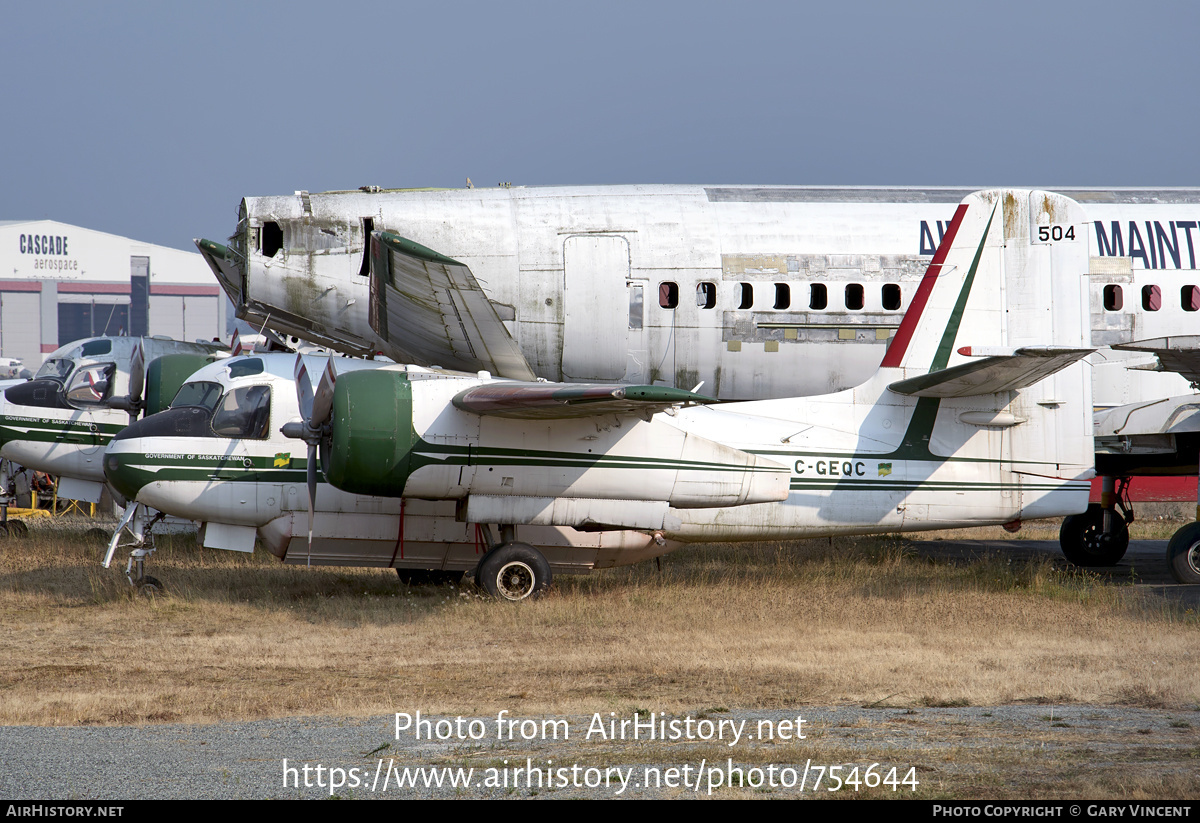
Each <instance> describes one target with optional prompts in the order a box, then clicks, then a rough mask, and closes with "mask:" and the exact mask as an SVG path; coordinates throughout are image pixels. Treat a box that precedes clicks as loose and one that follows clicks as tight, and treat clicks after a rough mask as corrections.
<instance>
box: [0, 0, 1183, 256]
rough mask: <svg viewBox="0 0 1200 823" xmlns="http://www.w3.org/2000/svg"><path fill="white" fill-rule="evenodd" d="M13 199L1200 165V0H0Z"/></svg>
mask: <svg viewBox="0 0 1200 823" xmlns="http://www.w3.org/2000/svg"><path fill="white" fill-rule="evenodd" d="M0 13H2V14H3V22H2V24H0V73H2V75H3V82H2V83H0V101H2V106H3V112H4V128H3V131H2V133H0V135H2V136H0V146H2V148H3V162H2V163H0V219H21V218H43V217H48V218H53V219H57V220H62V221H65V222H69V223H76V224H79V225H83V226H87V227H90V228H96V229H100V230H103V231H108V232H113V233H116V234H122V235H126V236H129V237H134V238H137V239H140V240H145V241H148V242H154V243H161V244H164V245H169V246H175V247H178V248H190V239H191V238H192V237H193V236H208V237H212V238H215V239H220V238H223V237H225V236H227V235H228V234H229V233H230V232H231V231H232V229H233V225H234V222H235V220H236V216H235V215H236V207H237V203H238V200H239V198H241V197H242V196H244V195H250V194H254V195H261V194H279V193H288V192H291V191H293V190H296V189H308V190H311V191H321V190H326V189H335V188H353V187H357V186H360V185H368V184H370V185H381V186H385V187H399V186H461V185H463V183H464V181H465V178H466V177H467V176H470V177H471V178H472V180H473V181H474V183H475V185H477V186H491V185H495V184H496V183H497V182H499V181H511V182H513V183H514V184H527V185H542V184H561V183H642V182H649V183H689V182H705V183H780V184H806V183H814V184H847V185H856V184H894V185H900V184H921V185H939V184H952V185H991V184H1009V185H1019V184H1039V185H1045V186H1053V185H1064V186H1065V185H1114V186H1119V185H1146V186H1179V185H1196V184H1200V173H1198V172H1200V159H1198V155H1200V151H1198V149H1197V142H1198V139H1200V106H1197V105H1196V103H1195V92H1194V89H1195V88H1196V85H1197V82H1200V71H1198V69H1200V58H1198V57H1197V54H1198V50H1197V48H1196V46H1195V39H1196V36H1197V33H1198V32H1200V4H1195V3H1145V4H1133V3H1127V2H1126V3H1115V2H1086V3H1081V2H1042V3H1020V2H1016V3H1014V2H1005V3H995V2H994V3H970V2H959V3H923V4H919V5H911V4H905V3H857V2H838V3H822V4H819V5H818V4H802V3H750V2H746V3H713V2H707V3H702V2H686V3H684V2H670V3H668V2H659V3H653V2H643V3H620V2H611V1H610V2H603V3H572V2H557V3H455V2H439V3H436V4H435V3H428V2H425V3H415V4H400V3H369V2H358V3H354V4H346V5H344V6H340V7H338V6H335V5H333V4H329V3H316V2H296V3H286V4H285V3H278V4H276V3H252V2H244V0H243V2H237V3H192V4H175V3H114V2H105V3H90V2H89V3H82V2H45V3H29V2H5V3H4V4H3V6H2V7H0Z"/></svg>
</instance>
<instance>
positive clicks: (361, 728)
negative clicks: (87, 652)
mask: <svg viewBox="0 0 1200 823" xmlns="http://www.w3.org/2000/svg"><path fill="white" fill-rule="evenodd" d="M797 716H800V717H802V718H803V721H804V724H803V726H802V727H800V730H801V731H802V732H803V733H804V734H805V735H806V737H805V739H804V740H793V741H791V742H787V743H784V742H782V741H780V740H778V739H777V740H776V741H775V742H767V741H761V740H749V739H747V737H748V736H749V735H753V734H754V733H755V731H754V730H755V729H757V728H759V727H758V722H759V721H760V720H770V721H773V722H774V723H776V724H778V723H779V721H784V720H789V721H793V722H794V721H795V719H796V717H797ZM429 719H431V720H432V721H433V722H434V723H436V722H437V721H438V720H449V721H454V720H455V718H445V717H434V718H429ZM471 719H472V718H464V725H463V727H462V728H463V736H464V737H465V736H466V735H467V734H468V733H469V732H470V731H471V729H470V727H469V726H468V725H467V724H468V723H469V721H470V720H471ZM474 719H477V720H478V721H479V722H478V724H477V725H476V726H475V727H474V730H475V731H476V733H482V734H483V735H484V736H483V738H482V739H480V740H478V741H471V740H469V739H468V740H459V739H457V738H454V739H451V740H448V741H445V742H441V741H436V740H435V741H426V740H421V741H417V740H415V739H414V738H413V736H412V732H411V731H404V732H401V733H400V735H399V737H398V738H397V735H396V732H395V723H396V720H395V718H394V717H390V716H389V717H375V718H367V719H361V718H354V719H345V718H343V719H338V718H319V717H306V718H291V719H283V720H264V721H257V722H250V723H224V724H218V725H207V726H185V725H163V726H141V727H87V728H45V727H13V726H9V727H4V728H3V729H0V764H3V769H2V770H0V797H5V798H14V799H30V800H71V799H79V800H84V799H88V800H132V799H141V798H151V799H241V798H322V797H329V796H330V794H331V793H332V794H336V795H337V796H339V797H342V798H358V799H365V798H380V799H383V798H413V797H426V798H428V797H446V798H451V797H476V798H480V797H496V798H503V797H529V796H531V795H536V796H541V797H557V798H574V797H597V798H608V797H614V796H625V797H638V798H646V797H675V796H700V797H703V796H707V795H708V794H709V793H710V792H709V789H710V783H711V782H712V781H714V780H717V779H720V780H725V779H726V778H725V773H724V769H725V768H726V767H727V762H726V761H727V758H729V757H732V758H733V761H734V764H735V765H738V764H740V765H741V766H742V767H743V768H745V769H751V768H759V769H763V770H766V769H767V768H768V764H771V763H774V764H776V773H777V778H778V781H779V782H781V783H785V782H787V781H788V779H789V778H790V779H791V780H792V781H795V780H796V779H797V777H798V776H799V775H800V774H801V773H803V772H804V768H805V762H806V761H808V760H811V766H812V767H813V768H812V769H810V772H809V776H808V777H807V778H805V779H806V780H807V781H808V783H809V789H808V791H807V792H805V793H806V794H809V795H811V794H812V790H811V781H812V780H813V779H815V777H816V771H815V767H817V766H820V765H832V764H836V763H846V764H851V765H855V764H856V765H858V766H859V767H860V769H861V770H865V769H866V767H867V766H868V765H870V764H871V763H873V762H879V763H881V764H882V766H883V769H880V770H879V773H880V774H881V775H884V776H886V771H885V770H886V769H889V768H890V767H892V766H896V767H899V769H898V772H897V773H896V779H903V778H904V777H905V776H906V774H907V773H908V770H909V769H910V768H914V769H915V773H914V776H915V778H916V779H917V780H918V781H919V782H920V783H921V784H922V785H921V790H920V793H919V794H918V795H917V796H923V797H932V796H947V795H949V796H955V797H958V798H960V799H969V798H972V797H977V796H980V795H981V794H982V795H986V796H988V797H1010V798H1013V799H1019V798H1022V797H1028V796H1030V795H1028V794H1026V791H1027V790H1028V785H1027V782H1028V780H1029V779H1030V777H1029V775H1030V774H1034V773H1039V772H1040V773H1043V776H1044V777H1046V778H1047V779H1049V780H1050V781H1051V782H1050V783H1049V784H1047V785H1050V786H1051V787H1053V786H1054V785H1055V784H1054V782H1053V776H1054V774H1055V773H1056V769H1060V768H1061V769H1066V771H1067V772H1070V773H1071V774H1076V775H1077V774H1078V772H1079V770H1080V769H1084V770H1093V771H1097V770H1106V769H1107V770H1109V771H1112V770H1113V769H1116V770H1117V771H1118V772H1121V773H1124V772H1123V771H1122V770H1124V769H1131V768H1133V766H1131V765H1130V764H1140V765H1141V766H1147V767H1148V768H1149V769H1151V770H1152V771H1153V773H1154V774H1160V775H1162V776H1163V777H1164V778H1169V777H1171V776H1172V775H1174V778H1175V779H1176V784H1175V785H1179V783H1178V781H1179V780H1183V781H1191V783H1190V784H1188V785H1193V786H1194V785H1195V780H1196V771H1197V768H1196V762H1197V761H1196V758H1197V756H1198V755H1200V734H1198V733H1197V727H1200V711H1196V710H1191V711H1187V710H1175V711H1168V710H1152V709H1125V708H1095V707H1091V706H1047V705H1036V706H1029V705H1022V706H1003V707H992V708H987V707H971V708H929V709H926V708H921V709H892V708H871V709H862V708H844V709H832V710H831V709H813V708H803V709H799V710H795V711H788V712H725V711H723V710H719V709H714V710H710V712H709V713H705V714H700V715H696V716H694V717H692V718H691V719H692V721H693V722H692V725H691V726H690V727H689V726H688V725H687V723H686V720H687V718H686V716H673V717H672V718H670V719H672V720H677V721H679V723H680V725H679V726H678V729H679V731H680V733H682V734H686V733H687V730H688V729H689V728H691V729H692V731H693V733H694V734H699V733H700V732H701V730H702V729H703V730H704V731H706V732H707V731H708V727H707V726H701V725H699V721H701V720H708V721H710V722H712V723H713V724H714V728H717V727H720V728H722V730H723V732H724V739H723V740H722V741H719V742H718V741H712V742H704V741H697V740H692V741H686V740H683V741H680V742H667V741H662V740H654V741H647V740H645V739H644V736H643V739H642V740H640V741H633V740H626V741H624V742H621V741H612V740H601V739H599V736H598V735H593V737H592V739H591V740H586V739H584V737H585V734H586V732H587V731H588V729H589V726H590V725H591V723H592V721H593V718H592V717H587V716H583V717H569V718H565V720H567V722H568V723H569V729H570V741H569V742H566V741H563V740H561V739H560V740H558V741H553V740H548V741H541V740H539V741H534V742H522V741H520V740H519V739H518V740H517V741H515V742H510V741H508V740H504V741H498V740H497V739H496V718H495V717H481V718H474ZM528 719H531V718H516V720H517V721H518V723H519V722H520V721H522V720H528ZM543 719H547V718H536V720H537V721H538V723H540V722H541V721H542V720H543ZM549 719H556V718H549ZM600 719H601V720H602V721H604V722H605V723H606V724H607V722H608V721H609V720H610V719H613V718H610V717H609V716H608V713H607V712H603V713H602V716H601V718H600ZM615 719H616V720H617V721H618V722H619V721H620V720H622V719H625V720H629V719H630V717H629V716H628V715H625V716H617V717H616V718H615ZM722 721H723V722H724V724H723V726H722V725H721V724H722ZM742 721H745V725H744V726H741V729H742V735H743V736H742V739H741V740H739V741H738V742H737V743H736V744H735V745H734V746H729V745H728V743H729V742H730V738H731V730H732V729H734V728H737V727H738V724H740V723H741V722H742ZM515 728H518V729H519V728H520V727H519V726H518V727H515ZM763 728H766V727H765V726H764V727H763ZM774 728H776V730H777V731H778V732H780V734H786V733H787V732H786V731H782V730H786V729H787V727H786V726H785V727H782V729H781V727H778V726H775V727H774ZM434 729H435V730H436V727H434ZM449 729H450V725H449V724H448V723H443V725H442V726H441V730H442V731H443V732H444V733H445V732H448V731H449ZM792 731H793V732H794V728H793V730H792ZM630 736H632V733H630ZM778 736H779V734H777V737H778ZM527 758H528V759H529V760H532V765H533V767H534V768H535V769H539V768H540V769H542V770H543V771H545V770H546V769H547V768H551V769H555V770H560V769H561V770H562V771H556V772H555V773H552V774H551V776H550V777H549V778H548V782H549V783H550V785H547V784H546V782H543V784H542V786H541V787H540V788H539V787H538V786H537V785H536V781H534V782H533V785H531V781H530V780H529V779H528V778H527V777H526V776H525V775H524V774H521V775H519V776H518V783H519V784H518V785H515V786H514V785H513V782H514V777H513V775H512V773H511V771H510V772H507V781H508V785H507V786H505V785H504V784H503V783H501V784H500V785H497V786H485V785H481V784H483V783H484V782H485V781H486V780H488V779H489V772H488V770H489V769H490V770H492V772H491V773H490V778H491V779H492V780H494V781H497V782H499V781H501V780H503V779H504V778H503V777H501V775H502V774H505V773H504V772H499V771H497V770H500V769H508V770H511V769H513V768H515V767H524V766H525V765H526V760H527ZM284 759H286V760H287V762H288V766H289V768H295V769H296V772H295V773H294V777H292V780H291V782H290V784H289V785H287V786H285V785H284V768H283V760H284ZM547 760H550V761H553V762H552V763H551V764H547V762H546V761H547ZM702 760H703V761H704V765H705V767H706V768H707V769H708V770H707V771H706V770H704V769H699V767H700V766H701V761H702ZM714 764H715V765H716V766H718V767H720V769H721V770H722V771H720V772H713V771H711V769H712V768H713V766H714ZM306 765H307V766H308V767H309V773H308V782H309V783H310V785H309V786H307V787H306V786H305V785H304V783H305V775H304V772H303V768H304V766H306ZM393 765H394V767H395V769H396V772H395V773H397V774H398V773H400V772H401V771H402V770H403V769H404V768H405V767H422V766H432V767H437V768H440V769H441V768H446V767H449V768H458V767H463V768H473V769H474V772H473V775H472V783H473V784H474V785H471V786H469V787H466V788H462V787H459V788H452V787H450V786H449V785H443V786H442V787H436V786H434V787H426V786H424V785H421V786H418V787H410V786H406V787H404V788H397V787H396V786H395V778H394V777H393V778H391V785H389V786H388V788H387V789H386V791H385V790H384V789H383V783H384V779H385V776H386V775H387V774H388V770H389V766H393ZM851 765H847V766H846V767H844V768H843V772H842V776H848V773H849V771H850V768H851ZM318 766H320V767H323V768H322V769H321V770H320V771H319V772H318V769H317V767H318ZM685 766H687V767H688V770H687V771H684V767H685ZM572 767H575V768H574V770H573V771H572ZM609 767H611V768H619V769H621V770H622V772H623V773H625V774H628V775H630V776H629V777H628V778H627V779H628V783H627V785H626V786H625V787H624V790H623V791H618V790H619V789H621V787H622V784H621V778H620V777H619V776H618V775H616V774H615V773H612V772H610V773H609V774H610V778H609V783H610V785H607V786H606V785H599V786H594V787H588V786H587V785H584V784H586V783H588V782H601V778H600V776H601V775H602V774H603V773H604V770H605V769H606V768H609ZM647 767H651V768H652V769H654V768H657V769H658V770H659V771H658V774H659V775H660V776H661V779H662V781H663V785H661V786H658V787H655V786H649V787H648V786H646V785H644V783H645V780H646V771H645V770H646V768H647ZM672 767H674V768H675V769H678V772H676V773H675V774H674V776H672V775H671V774H670V773H668V772H667V771H666V770H667V769H670V768H672ZM785 768H787V769H795V770H796V771H795V772H791V773H790V774H789V773H788V772H785V771H783V769H785ZM331 769H341V770H345V772H344V776H343V777H341V778H340V779H342V780H343V781H345V783H346V785H343V786H341V787H339V788H336V789H333V790H332V791H331V789H330V788H329V785H328V784H329V782H330V776H331V774H333V775H337V774H338V772H331V771H330V770H331ZM350 769H356V770H358V771H357V772H350V771H349V770H350ZM588 769H591V770H592V771H588ZM630 770H632V771H630ZM1047 770H1048V771H1047ZM377 772H378V773H379V777H378V782H374V781H376V774H377ZM1010 773H1011V774H1010ZM863 774H865V771H864V772H863ZM762 775H764V776H765V772H763V773H762ZM1006 775H1010V776H1008V777H1006ZM356 778H357V782H358V785H357V786H355V785H352V784H353V782H354V781H355V779H356ZM746 779H747V780H748V781H749V782H751V783H753V782H754V781H755V779H756V777H755V776H754V775H751V774H749V773H747V777H746ZM543 780H547V778H543ZM556 781H570V783H571V785H555V783H556ZM318 782H320V783H321V784H323V785H317V784H318ZM671 782H673V783H674V784H675V785H674V786H670V785H666V784H668V783H671ZM297 783H299V784H300V785H299V786H297V785H296V784H297ZM682 783H686V784H687V786H686V787H685V786H683V785H682ZM576 784H579V785H576ZM828 785H829V782H828V779H826V782H825V783H824V784H823V786H825V787H827V786H828ZM1034 785H1042V784H1041V783H1039V782H1038V780H1037V779H1035V782H1034ZM693 787H696V788H693ZM972 787H976V788H975V789H974V790H973V789H972ZM980 787H982V788H980ZM899 788H900V791H899V792H897V794H900V795H907V796H912V794H911V792H910V791H909V788H908V787H907V786H900V787H899ZM768 789H769V787H764V788H760V789H758V790H757V791H755V792H752V790H751V789H749V788H746V789H738V790H734V791H732V792H731V791H730V790H729V789H728V788H727V787H723V788H716V790H715V791H714V792H713V793H714V794H716V795H717V796H726V797H729V796H741V795H743V794H746V793H753V794H756V795H762V794H765V795H766V796H768V797H779V796H794V795H797V794H800V792H799V790H798V788H796V787H792V788H787V787H785V786H778V787H777V788H775V789H774V790H770V791H768ZM843 791H846V792H852V791H853V789H852V788H849V787H847V788H844V789H843ZM1116 791H1117V792H1118V793H1119V791H1120V790H1119V789H1118V790H1116ZM864 793H866V794H868V796H879V795H880V794H881V793H882V794H891V793H892V792H891V790H890V789H886V788H876V789H874V790H873V791H871V792H866V790H865V789H864ZM1043 796H1044V792H1043Z"/></svg>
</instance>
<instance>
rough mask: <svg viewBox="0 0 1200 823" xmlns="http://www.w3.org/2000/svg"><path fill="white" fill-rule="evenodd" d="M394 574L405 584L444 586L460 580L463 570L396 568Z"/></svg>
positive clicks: (455, 583)
mask: <svg viewBox="0 0 1200 823" xmlns="http://www.w3.org/2000/svg"><path fill="white" fill-rule="evenodd" d="M396 576H397V577H399V578H400V582H401V583H403V584H404V585H406V586H446V585H457V584H459V583H461V582H462V579H463V572H455V571H441V570H437V571H435V570H431V569H396Z"/></svg>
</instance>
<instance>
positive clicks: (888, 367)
mask: <svg viewBox="0 0 1200 823" xmlns="http://www.w3.org/2000/svg"><path fill="white" fill-rule="evenodd" d="M1088 225H1089V224H1088V221H1087V217H1086V215H1085V213H1084V211H1083V209H1082V208H1081V207H1080V206H1079V204H1078V203H1075V202H1074V201H1073V200H1071V199H1069V198H1067V197H1064V196H1062V195H1058V194H1053V193H1050V192H1044V191H1026V190H1011V189H1004V190H993V191H982V192H977V193H975V194H972V195H971V196H969V197H968V198H966V199H965V200H964V201H963V202H962V204H960V205H959V207H958V210H957V212H956V213H955V215H954V219H953V221H952V222H951V224H950V227H949V229H948V231H947V232H946V235H945V237H944V239H943V241H942V244H941V246H940V247H939V248H938V251H937V253H936V255H935V256H934V258H933V261H932V262H931V263H930V265H929V268H928V270H927V271H926V273H925V275H924V277H923V278H922V280H921V283H920V284H919V287H918V289H917V291H916V293H915V294H914V295H913V297H912V298H911V300H910V303H909V309H908V312H907V313H906V314H905V316H904V319H903V321H902V322H901V325H900V328H899V329H898V330H897V332H896V334H895V336H894V337H893V339H892V342H891V344H890V345H889V347H888V350H887V352H886V354H885V355H884V358H883V362H882V364H881V366H880V369H879V371H878V372H877V373H876V375H875V376H874V377H873V378H872V380H871V381H869V382H868V383H867V384H866V385H864V386H861V387H859V389H858V390H856V391H857V392H859V393H860V394H859V397H861V398H863V399H867V398H868V397H869V396H870V395H874V396H875V397H877V398H879V399H880V400H883V402H886V399H884V398H885V397H886V395H887V394H888V393H892V394H893V396H894V395H896V394H899V395H906V396H908V397H915V398H918V399H917V407H916V408H915V409H914V413H913V422H914V425H915V423H916V421H917V420H918V419H926V420H929V421H930V425H929V426H928V429H927V431H925V432H924V433H923V434H922V437H924V438H928V440H927V442H928V448H930V449H931V450H932V451H933V452H934V453H941V454H953V453H954V451H955V448H956V444H957V443H962V442H965V441H964V440H963V439H962V438H964V437H969V436H970V432H971V431H972V430H974V431H975V432H979V431H981V430H987V431H996V432H998V433H1001V435H1002V437H1003V445H1002V453H1003V456H1004V457H1003V460H1004V463H1005V464H1006V466H1008V467H1009V469H1010V470H1011V471H1012V472H1014V473H1017V474H1029V475H1042V476H1050V477H1059V478H1064V477H1072V478H1080V477H1085V476H1090V471H1091V467H1092V465H1093V461H1094V451H1093V444H1092V425H1091V407H1092V401H1091V379H1090V372H1089V370H1088V369H1087V367H1086V366H1085V365H1083V364H1082V363H1079V362H1077V361H1079V360H1081V359H1082V358H1083V357H1085V356H1086V355H1087V354H1088V353H1090V352H1091V351H1092V349H1091V347H1090V330H1089V329H1090V324H1089V322H1088V298H1087V289H1086V282H1085V281H1086V275H1087V271H1088V245H1087V227H1088ZM864 390H865V391H864ZM897 399H898V398H897ZM934 420H936V421H937V426H936V427H934V426H933V425H932V423H933V421H934ZM956 430H958V433H955V431H956ZM938 441H940V444H939V442H938ZM939 445H940V446H941V448H939V447H938V446H939ZM1027 516H1028V515H1027Z"/></svg>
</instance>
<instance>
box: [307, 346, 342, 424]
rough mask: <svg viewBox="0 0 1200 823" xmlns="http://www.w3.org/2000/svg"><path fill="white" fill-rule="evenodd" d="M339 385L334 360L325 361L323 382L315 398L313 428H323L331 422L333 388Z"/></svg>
mask: <svg viewBox="0 0 1200 823" xmlns="http://www.w3.org/2000/svg"><path fill="white" fill-rule="evenodd" d="M335 383H337V371H336V370H335V369H334V368H333V358H332V357H331V358H329V359H328V360H327V361H325V371H323V372H321V382H320V384H319V385H318V386H317V394H316V396H315V397H314V398H313V404H312V422H311V425H313V426H322V425H324V424H325V423H326V422H328V420H329V416H330V415H331V414H332V413H333V388H334V384H335Z"/></svg>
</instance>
